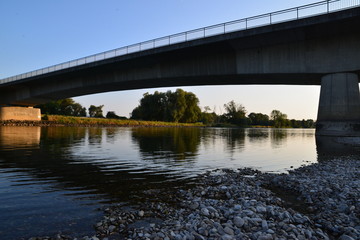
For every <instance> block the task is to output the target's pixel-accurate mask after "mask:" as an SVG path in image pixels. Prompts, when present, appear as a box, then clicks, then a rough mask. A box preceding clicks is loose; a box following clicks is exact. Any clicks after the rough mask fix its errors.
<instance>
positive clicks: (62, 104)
mask: <svg viewBox="0 0 360 240" xmlns="http://www.w3.org/2000/svg"><path fill="white" fill-rule="evenodd" d="M35 107H37V108H40V109H41V112H42V113H43V114H52V115H64V116H74V117H86V116H87V112H88V113H89V117H95V118H104V115H103V107H104V105H100V106H95V105H90V107H89V108H88V109H86V108H85V107H83V106H82V105H81V104H80V103H77V102H75V101H74V100H73V99H71V98H66V99H61V100H57V101H51V102H48V103H45V104H40V105H37V106H35ZM105 117H106V118H114V119H126V117H121V116H118V115H116V114H115V112H114V111H109V112H107V114H106V116H105Z"/></svg>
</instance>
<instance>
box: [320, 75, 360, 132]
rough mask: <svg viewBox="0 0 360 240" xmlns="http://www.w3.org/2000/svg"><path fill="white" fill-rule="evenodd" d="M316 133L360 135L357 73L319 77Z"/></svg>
mask: <svg viewBox="0 0 360 240" xmlns="http://www.w3.org/2000/svg"><path fill="white" fill-rule="evenodd" d="M316 134H317V135H323V136H360V94H359V77H358V75H357V74H354V73H335V74H329V75H326V76H324V77H322V79H321V91H320V101H319V110H318V118H317V127H316Z"/></svg>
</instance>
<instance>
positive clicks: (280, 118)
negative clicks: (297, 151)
mask: <svg viewBox="0 0 360 240" xmlns="http://www.w3.org/2000/svg"><path fill="white" fill-rule="evenodd" d="M270 119H271V120H272V121H273V124H274V127H276V128H281V127H288V126H289V124H288V120H287V115H286V114H284V113H282V112H280V111H279V110H272V112H271V114H270Z"/></svg>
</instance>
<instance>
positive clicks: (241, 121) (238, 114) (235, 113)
mask: <svg viewBox="0 0 360 240" xmlns="http://www.w3.org/2000/svg"><path fill="white" fill-rule="evenodd" d="M224 108H225V111H226V112H227V113H226V114H225V115H224V116H225V118H226V119H227V121H228V122H229V123H231V124H235V125H238V126H244V125H246V124H247V123H248V121H247V118H246V109H245V107H244V106H243V105H241V104H238V103H235V101H234V100H232V101H230V102H229V103H227V104H224Z"/></svg>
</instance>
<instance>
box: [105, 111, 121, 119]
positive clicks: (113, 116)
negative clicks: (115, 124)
mask: <svg viewBox="0 0 360 240" xmlns="http://www.w3.org/2000/svg"><path fill="white" fill-rule="evenodd" d="M106 118H114V119H119V118H120V117H119V116H118V115H116V114H115V112H114V111H109V112H107V114H106Z"/></svg>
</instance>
